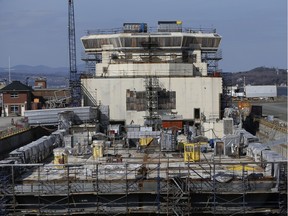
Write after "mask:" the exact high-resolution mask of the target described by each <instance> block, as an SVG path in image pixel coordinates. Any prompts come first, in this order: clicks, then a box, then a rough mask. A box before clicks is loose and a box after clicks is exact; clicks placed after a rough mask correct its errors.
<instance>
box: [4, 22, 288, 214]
mask: <svg viewBox="0 0 288 216" xmlns="http://www.w3.org/2000/svg"><path fill="white" fill-rule="evenodd" d="M221 39H222V37H221V36H220V35H219V34H218V33H217V31H216V29H194V28H184V27H183V26H182V22H181V21H159V22H158V26H157V27H155V28H150V27H149V26H148V25H147V24H146V23H124V24H123V26H122V27H121V28H118V29H111V30H109V31H108V30H97V31H88V32H87V35H85V36H83V37H82V38H81V41H82V44H83V47H84V52H85V54H83V56H82V59H83V60H84V61H85V62H86V65H87V72H86V73H85V74H83V75H82V76H81V93H82V96H81V105H82V106H80V107H66V108H55V109H47V110H33V111H32V110H31V111H25V114H24V115H25V117H26V119H27V122H26V123H27V125H28V126H29V128H33V129H34V130H35V128H39V127H41V128H42V129H43V130H44V129H45V130H46V131H47V134H46V136H43V137H41V138H40V139H36V140H32V139H31V140H30V141H29V142H28V143H23V144H20V143H21V142H20V141H19V142H13V139H15V138H13V137H15V136H4V137H2V138H1V140H0V142H1V143H0V144H1V145H7V146H8V147H7V148H6V150H5V152H4V151H2V152H1V154H2V157H3V160H1V161H0V178H1V179H0V195H1V197H0V209H1V210H0V215H128V214H133V215H246V214H247V215H286V214H287V127H286V128H284V129H283V127H281V126H279V125H278V126H275V125H274V124H273V123H271V122H269V121H268V120H265V119H263V118H261V116H258V117H259V118H258V120H257V121H258V123H259V125H260V126H261V127H262V128H261V130H262V131H266V132H267V133H266V132H265V134H264V135H266V136H267V137H268V136H269V133H271V131H272V129H273V131H275V133H274V132H273V136H272V138H273V140H272V138H271V140H270V141H265V142H263V141H262V140H261V139H260V138H259V137H258V136H255V135H253V134H251V133H249V132H247V131H246V130H245V129H243V128H242V122H243V121H245V119H246V118H248V116H249V115H250V114H251V113H252V109H251V106H250V104H249V103H240V105H239V106H238V107H226V106H225V103H224V101H223V100H224V96H223V95H224V92H223V87H222V85H223V84H222V77H221V73H220V71H219V69H218V61H219V60H221V58H222V55H221V50H220V49H219V46H220V42H221ZM271 125H272V126H271ZM269 128H272V129H269ZM42 129H41V130H42ZM25 133H27V131H24V132H23V131H21V132H20V133H19V134H17V135H16V136H18V137H21V136H26V134H25ZM19 140H21V139H19ZM8 143H12V144H11V145H8Z"/></svg>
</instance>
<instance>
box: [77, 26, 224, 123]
mask: <svg viewBox="0 0 288 216" xmlns="http://www.w3.org/2000/svg"><path fill="white" fill-rule="evenodd" d="M152 30H153V29H152ZM81 41H82V43H83V46H84V49H85V53H86V55H88V56H89V57H88V58H86V62H89V60H91V59H93V57H91V56H94V59H97V60H98V61H99V62H98V63H97V64H96V67H95V71H94V73H93V75H95V77H93V78H90V79H89V78H88V79H82V85H83V86H84V87H85V88H86V89H87V90H88V91H89V92H91V93H92V95H93V96H94V98H95V99H96V101H97V102H98V104H100V105H101V106H100V107H103V114H104V115H106V116H107V118H109V119H110V121H114V122H118V123H121V124H123V125H128V124H130V123H131V122H133V123H134V124H139V125H143V123H144V122H143V117H144V118H145V119H146V120H147V121H146V122H145V124H147V125H152V124H153V125H157V123H159V121H158V120H160V119H162V118H169V117H171V115H173V114H174V117H175V114H177V116H178V119H180V120H181V121H182V122H183V123H184V124H190V125H193V124H195V123H199V122H200V120H201V118H206V120H208V121H210V120H211V121H213V122H216V119H218V120H219V119H220V116H221V113H220V111H221V109H220V106H221V103H220V102H221V94H222V78H221V77H219V76H218V73H217V72H218V71H217V70H218V68H217V62H218V60H220V59H221V52H220V51H219V44H220V41H221V36H220V35H219V34H217V33H216V30H215V29H205V30H201V29H198V30H193V29H184V28H182V23H181V22H179V21H178V22H159V23H158V28H157V29H156V30H155V29H154V31H152V32H150V31H148V27H147V24H143V23H142V24H137V23H125V24H124V25H123V30H122V31H121V32H120V31H115V32H110V33H107V32H100V31H99V32H94V33H93V32H89V34H88V35H87V36H84V37H82V38H81ZM104 110H106V111H107V112H106V113H105V111H104ZM172 117H173V116H172Z"/></svg>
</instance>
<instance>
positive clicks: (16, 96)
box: [10, 93, 19, 98]
mask: <svg viewBox="0 0 288 216" xmlns="http://www.w3.org/2000/svg"><path fill="white" fill-rule="evenodd" d="M10 97H11V98H18V97H19V95H18V93H11V94H10Z"/></svg>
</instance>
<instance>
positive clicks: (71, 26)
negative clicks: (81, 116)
mask: <svg viewBox="0 0 288 216" xmlns="http://www.w3.org/2000/svg"><path fill="white" fill-rule="evenodd" d="M68 37H69V69H70V78H69V88H70V93H71V106H73V107H77V106H80V105H81V83H80V76H79V74H77V67H76V42H75V19H74V3H73V0H68Z"/></svg>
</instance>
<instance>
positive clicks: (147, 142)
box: [139, 137, 153, 146]
mask: <svg viewBox="0 0 288 216" xmlns="http://www.w3.org/2000/svg"><path fill="white" fill-rule="evenodd" d="M152 141H153V137H145V138H140V140H139V144H140V146H148V145H150V144H151V142H152Z"/></svg>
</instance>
